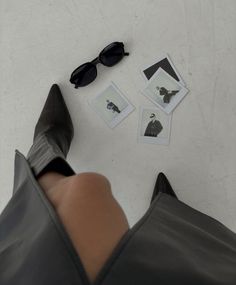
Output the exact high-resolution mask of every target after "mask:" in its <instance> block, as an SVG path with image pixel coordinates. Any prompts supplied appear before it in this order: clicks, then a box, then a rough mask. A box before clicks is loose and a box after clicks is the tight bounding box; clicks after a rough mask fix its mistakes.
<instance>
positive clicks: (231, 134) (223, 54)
mask: <svg viewBox="0 0 236 285" xmlns="http://www.w3.org/2000/svg"><path fill="white" fill-rule="evenodd" d="M0 5H1V7H0V13H1V14H0V129H1V136H0V189H1V190H0V211H2V209H3V208H4V207H5V205H6V204H7V202H8V200H9V198H10V196H11V192H12V187H13V171H14V150H15V149H19V150H20V151H21V152H22V153H23V154H24V155H26V154H27V151H28V149H29V147H30V146H31V144H32V139H33V131H34V126H35V124H36V122H37V119H38V116H39V114H40V112H41V109H42V107H43V105H44V102H45V100H46V96H47V94H48V91H49V89H50V87H51V85H52V84H53V83H57V84H58V85H59V86H60V88H61V91H62V93H63V95H64V98H65V101H66V103H67V106H68V108H69V110H70V113H71V117H72V120H73V123H74V128H75V137H74V140H73V141H72V145H71V149H70V152H69V154H68V157H67V158H68V162H69V163H70V164H71V165H72V167H73V168H74V170H75V171H76V172H78V173H79V172H85V171H96V172H99V173H102V174H103V175H105V176H107V178H108V179H109V180H110V182H111V184H112V191H113V194H114V196H115V197H116V198H117V200H118V201H119V203H120V204H121V206H122V208H123V209H124V211H125V213H126V215H127V217H128V220H129V222H130V225H133V224H134V223H135V222H136V221H137V220H138V219H139V218H140V217H141V216H142V215H143V214H144V212H145V211H146V210H147V208H148V206H149V203H150V199H151V194H152V191H153V187H154V184H155V180H156V176H157V174H158V172H160V171H163V172H164V173H165V174H166V175H167V177H168V178H169V180H170V182H171V184H172V186H173V188H174V189H175V190H176V192H177V194H178V196H179V198H180V199H181V200H182V201H183V202H185V203H187V204H188V205H190V206H192V207H194V208H195V209H197V210H200V211H202V212H203V213H206V214H208V215H210V216H212V217H214V218H216V219H218V220H219V221H221V222H223V223H224V224H225V225H226V226H228V227H229V228H230V229H232V230H234V231H235V232H236V206H235V205H236V187H235V185H236V159H235V158H236V148H235V142H236V131H235V123H236V92H235V90H236V64H235V63H236V33H235V27H236V1H235V0H232V1H231V0H156V1H154V0H153V1H151V0H145V1H138V0H136V1H135V0H130V1H127V0H125V1H123V0H120V1H115V0H109V1H101V0H97V1H92V0H89V1H88V0H78V1H76V0H67V1H62V0H46V1H40V0H32V1H26V0H20V1H13V0H1V1H0ZM117 40H118V41H123V42H124V43H125V47H126V50H127V51H129V52H130V56H129V57H126V58H125V59H124V60H123V61H122V62H120V63H119V64H118V65H117V66H115V67H112V68H107V67H104V66H101V65H99V66H98V73H99V74H98V78H97V80H96V81H95V82H94V83H93V84H91V85H89V86H87V87H85V88H81V89H77V90H76V89H74V88H73V86H72V85H71V84H70V83H69V77H70V74H71V72H72V71H73V70H74V68H76V67H77V66H78V65H80V64H82V63H84V62H86V61H89V60H92V59H94V58H95V57H96V56H97V55H98V53H99V51H100V50H101V49H102V48H103V47H105V46H106V45H107V44H109V43H110V42H112V41H117ZM163 53H168V54H169V55H170V57H171V59H172V60H173V62H174V64H175V66H176V68H177V69H178V71H179V72H180V74H181V76H182V77H183V79H184V81H185V83H186V86H187V87H188V89H189V90H190V92H189V93H188V95H187V96H186V97H185V98H184V100H183V101H182V102H181V103H180V105H179V106H178V107H177V108H176V109H175V111H174V113H173V118H172V132H171V138H170V145H169V146H163V145H151V144H139V143H137V127H138V115H139V112H138V109H139V106H141V105H145V106H151V107H152V106H154V105H153V104H152V103H151V102H150V101H149V100H148V99H147V98H145V97H144V96H143V95H142V94H141V92H140V90H141V89H142V88H143V87H144V85H145V81H144V79H143V77H142V75H141V72H140V69H141V68H142V67H144V66H146V65H147V64H149V63H152V62H154V61H155V59H156V58H158V57H159V56H160V55H162V54H163ZM111 80H112V81H114V82H115V83H116V84H117V85H118V87H119V88H120V89H121V90H122V91H123V93H124V94H125V95H126V96H127V98H128V99H129V100H130V101H131V102H132V103H133V104H134V105H135V107H136V110H135V111H134V112H133V113H132V114H130V115H129V116H128V117H127V118H126V119H125V120H124V121H122V123H120V124H119V125H118V126H117V127H116V128H115V129H113V130H112V129H109V128H108V127H107V126H106V124H105V123H104V122H103V121H102V120H101V119H100V118H99V117H97V115H96V114H95V113H94V112H93V110H92V109H91V108H90V106H89V105H88V103H87V99H88V98H92V97H93V96H95V95H96V94H98V92H100V91H101V90H102V89H103V88H105V87H106V86H107V85H108V84H109V83H110V81H111Z"/></svg>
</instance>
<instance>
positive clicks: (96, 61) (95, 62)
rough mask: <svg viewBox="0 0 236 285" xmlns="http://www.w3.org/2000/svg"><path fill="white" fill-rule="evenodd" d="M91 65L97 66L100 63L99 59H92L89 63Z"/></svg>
mask: <svg viewBox="0 0 236 285" xmlns="http://www.w3.org/2000/svg"><path fill="white" fill-rule="evenodd" d="M91 63H93V64H95V65H96V64H98V63H100V59H99V57H96V58H95V59H93V60H92V61H91Z"/></svg>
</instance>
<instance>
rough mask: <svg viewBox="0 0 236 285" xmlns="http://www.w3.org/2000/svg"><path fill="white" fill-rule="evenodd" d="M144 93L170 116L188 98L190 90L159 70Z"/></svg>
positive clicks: (148, 83)
mask: <svg viewBox="0 0 236 285" xmlns="http://www.w3.org/2000/svg"><path fill="white" fill-rule="evenodd" d="M142 93H143V95H145V96H146V97H147V98H148V99H149V100H150V101H152V102H153V103H154V104H155V105H157V106H158V107H159V108H161V109H162V110H163V111H164V112H166V113H167V114H170V113H171V112H172V111H173V109H174V108H175V107H176V106H177V105H178V104H179V102H180V101H181V100H182V99H183V98H184V97H185V96H186V94H187V93H188V89H187V88H185V87H184V86H183V85H181V84H180V83H179V82H177V81H176V80H175V79H173V78H172V77H171V76H170V75H169V74H168V73H167V72H166V71H164V70H163V69H162V68H159V69H158V70H157V71H156V72H155V74H154V75H153V76H152V78H150V80H149V81H148V82H147V84H146V87H145V88H144V90H143V91H142Z"/></svg>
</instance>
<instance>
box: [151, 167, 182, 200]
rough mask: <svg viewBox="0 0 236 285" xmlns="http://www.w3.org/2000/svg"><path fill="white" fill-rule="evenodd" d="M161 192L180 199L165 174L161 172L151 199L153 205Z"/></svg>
mask: <svg viewBox="0 0 236 285" xmlns="http://www.w3.org/2000/svg"><path fill="white" fill-rule="evenodd" d="M159 192H162V193H166V194H168V195H171V196H173V197H175V198H176V199H178V197H177V195H176V193H175V192H174V190H173V188H172V187H171V185H170V182H169V181H168V179H167V177H166V176H165V174H164V173H163V172H160V173H159V174H158V176H157V180H156V184H155V187H154V190H153V194H152V198H151V203H152V201H153V200H154V199H155V197H156V196H157V194H158V193H159Z"/></svg>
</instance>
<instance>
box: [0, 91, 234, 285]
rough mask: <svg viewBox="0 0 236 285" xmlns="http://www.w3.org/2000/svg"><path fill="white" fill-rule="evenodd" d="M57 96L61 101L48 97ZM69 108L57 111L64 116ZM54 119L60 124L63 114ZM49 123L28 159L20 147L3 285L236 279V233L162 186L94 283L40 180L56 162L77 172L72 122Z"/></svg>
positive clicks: (0, 234)
mask: <svg viewBox="0 0 236 285" xmlns="http://www.w3.org/2000/svg"><path fill="white" fill-rule="evenodd" d="M54 88H56V89H54V90H57V87H55V86H54ZM57 91H58V90H57ZM57 91H56V93H57V94H58V92H57ZM50 94H52V93H49V95H50ZM49 97H50V96H49ZM53 98H54V99H55V97H54V95H53V97H51V98H50V99H53ZM56 98H57V99H58V97H56ZM53 101H54V102H55V101H57V103H58V100H52V101H48V102H53ZM62 102H63V101H61V100H60V103H62ZM49 105H50V106H51V107H53V106H54V104H52V103H50V104H49ZM45 106H48V103H46V104H45ZM62 106H63V104H62V105H61V106H59V108H56V109H55V112H57V111H58V110H61V111H62V110H63V112H62V113H63V114H65V113H66V112H65V110H66V109H63V108H60V107H62ZM50 109H51V110H53V108H50ZM44 110H46V109H44ZM43 114H44V115H45V114H47V113H46V112H45V113H43ZM50 114H52V113H50ZM54 114H55V113H54ZM57 114H58V113H57ZM50 116H51V115H50ZM66 116H67V115H66ZM45 118H46V115H45ZM45 118H44V119H45ZM52 118H54V122H55V120H56V118H58V115H56V116H53V115H52ZM67 118H68V117H67ZM41 119H42V117H41ZM44 119H43V120H41V122H44ZM48 122H49V119H47V118H46V123H45V124H42V125H38V126H39V127H37V128H36V135H35V138H34V143H33V146H32V148H31V151H30V152H29V154H30V155H29V157H28V158H29V159H26V157H25V156H24V155H23V154H22V153H21V152H19V151H18V150H16V151H15V162H14V163H15V164H14V184H13V195H12V197H11V199H10V200H9V202H8V204H7V205H6V207H5V209H4V210H3V212H2V213H1V215H0V285H144V284H145V285H162V284H163V285H173V284H177V285H178V284H179V285H185V284H186V285H189V284H191V285H199V284H200V285H235V284H236V234H235V233H234V232H233V231H231V230H230V229H228V228H227V227H226V226H224V225H223V224H222V223H220V222H219V221H217V220H216V219H214V218H212V217H210V216H208V215H206V214H203V213H201V212H199V211H197V210H195V209H194V208H192V207H190V206H188V205H186V204H185V203H183V202H181V201H180V200H178V199H176V198H175V197H174V196H172V195H169V194H167V193H164V192H163V191H158V192H157V193H156V195H155V197H154V198H153V201H152V203H151V204H150V206H149V207H148V209H147V210H146V212H145V213H144V215H143V216H142V217H141V218H140V219H139V220H138V221H137V222H136V223H135V224H134V225H133V226H132V227H131V228H130V229H129V230H128V231H127V232H126V233H125V234H124V236H123V237H122V238H121V239H120V241H119V242H118V244H117V246H116V247H115V248H114V250H113V252H112V253H111V255H110V257H109V258H108V260H107V261H106V262H105V264H104V265H103V267H102V268H101V270H100V272H99V274H98V276H97V278H96V280H95V282H93V283H91V282H90V281H89V278H88V275H87V273H86V270H85V268H84V266H83V263H82V262H81V258H80V256H79V254H78V253H77V251H76V250H75V248H74V247H73V244H72V242H71V240H70V237H69V235H68V234H67V232H66V230H65V228H64V226H63V224H62V223H61V221H60V218H59V217H58V215H57V213H56V211H55V209H54V207H53V205H52V204H51V203H50V201H49V200H48V199H47V196H46V195H45V194H44V191H43V190H42V188H41V187H40V185H39V183H38V181H37V179H36V175H37V174H39V173H40V172H42V171H43V170H45V169H47V167H48V165H50V163H52V161H54V162H55V161H56V162H57V163H55V165H54V166H53V167H56V168H58V170H61V171H64V173H67V174H69V173H74V172H73V169H72V168H70V165H69V164H68V163H67V162H66V160H65V156H66V154H67V151H68V149H69V143H70V140H71V138H72V137H71V133H70V132H71V131H69V130H70V127H69V128H68V129H67V128H66V126H68V125H70V122H69V120H67V124H66V125H63V124H59V125H60V130H61V131H62V130H63V129H64V130H63V131H62V132H57V131H56V130H57V127H55V126H58V124H51V123H52V121H51V123H48ZM61 123H62V122H61ZM49 126H50V127H49ZM62 126H63V127H62ZM49 130H50V131H49ZM48 131H49V133H48ZM64 131H65V132H64ZM67 131H68V133H66V132H67ZM45 134H47V135H45ZM54 158H56V159H59V160H56V159H54ZM98 246H99V243H98Z"/></svg>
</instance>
